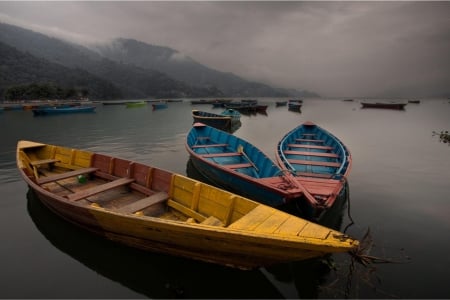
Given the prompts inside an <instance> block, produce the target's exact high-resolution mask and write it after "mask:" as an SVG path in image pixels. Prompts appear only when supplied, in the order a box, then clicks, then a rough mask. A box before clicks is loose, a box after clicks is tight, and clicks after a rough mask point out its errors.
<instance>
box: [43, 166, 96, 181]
mask: <svg viewBox="0 0 450 300" xmlns="http://www.w3.org/2000/svg"><path fill="white" fill-rule="evenodd" d="M97 170H98V169H97V168H82V169H77V170H74V171H69V172H65V173H61V174H55V175H52V176H47V177H41V178H38V179H36V182H37V183H38V184H44V183H49V182H54V181H58V180H62V179H67V178H70V177H74V176H78V175H82V174H88V173H92V172H95V171H97Z"/></svg>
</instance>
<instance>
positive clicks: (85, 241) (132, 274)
mask: <svg viewBox="0 0 450 300" xmlns="http://www.w3.org/2000/svg"><path fill="white" fill-rule="evenodd" d="M27 200H28V201H27V209H28V213H29V215H30V217H31V219H32V220H33V222H34V224H35V225H36V227H37V228H38V230H39V231H40V232H41V233H42V234H43V235H44V236H45V238H46V239H47V240H48V241H49V242H50V243H51V244H52V245H53V246H55V247H56V248H58V249H59V250H60V251H62V252H64V253H66V254H68V255H69V256H71V257H72V258H74V259H76V260H77V261H79V262H81V263H82V264H83V265H85V266H87V267H88V268H90V269H92V270H94V271H95V272H97V273H98V274H101V275H102V276H104V277H106V278H108V279H110V280H113V281H116V282H119V283H121V284H122V285H124V286H126V287H128V288H129V289H131V290H133V291H135V292H138V293H141V294H143V295H145V296H147V297H149V298H197V299H199V298H207V299H214V298H260V299H263V298H278V299H279V298H282V297H283V296H282V294H280V292H279V291H278V290H277V288H276V287H274V286H273V285H272V284H271V282H270V281H269V280H268V279H267V277H266V276H265V275H264V274H263V273H261V272H260V271H259V270H253V271H241V270H236V269H231V268H227V267H221V266H217V265H213V264H208V263H202V262H197V261H191V260H188V259H183V258H179V257H174V256H169V255H163V254H158V253H151V252H145V251H140V250H137V249H134V248H130V247H126V246H123V245H120V244H117V243H114V242H112V241H108V240H104V239H102V238H100V237H98V236H95V235H93V234H91V233H88V232H86V231H84V230H82V229H80V228H78V227H76V226H74V225H72V224H70V223H68V222H66V221H64V220H63V219H61V218H59V217H58V216H56V215H55V214H53V213H52V212H51V211H50V210H49V209H48V208H47V207H45V206H44V205H43V204H42V203H41V202H40V201H39V199H38V198H37V197H36V196H35V194H34V193H33V191H32V190H28V192H27ZM68 237H70V238H68ZM87 249H88V251H87Z"/></svg>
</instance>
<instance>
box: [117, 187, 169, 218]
mask: <svg viewBox="0 0 450 300" xmlns="http://www.w3.org/2000/svg"><path fill="white" fill-rule="evenodd" d="M167 199H169V195H168V194H167V193H166V192H157V193H155V194H153V195H151V196H149V197H146V198H143V199H139V200H137V201H136V202H132V203H130V204H127V205H124V206H122V207H119V208H118V209H115V211H117V212H120V213H124V214H132V213H135V212H137V211H140V210H143V209H144V208H147V207H149V206H151V205H155V204H158V203H162V202H164V201H166V200H167Z"/></svg>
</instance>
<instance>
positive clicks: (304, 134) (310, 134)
mask: <svg viewBox="0 0 450 300" xmlns="http://www.w3.org/2000/svg"><path fill="white" fill-rule="evenodd" d="M315 135H316V134H315V133H302V136H315Z"/></svg>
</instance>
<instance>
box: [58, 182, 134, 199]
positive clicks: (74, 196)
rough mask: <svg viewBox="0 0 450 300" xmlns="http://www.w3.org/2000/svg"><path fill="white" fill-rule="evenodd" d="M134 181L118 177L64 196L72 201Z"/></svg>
mask: <svg viewBox="0 0 450 300" xmlns="http://www.w3.org/2000/svg"><path fill="white" fill-rule="evenodd" d="M133 181H134V179H133V178H120V179H117V180H114V181H110V182H108V183H105V184H102V185H98V186H96V187H93V188H90V189H85V190H82V191H78V192H76V193H73V194H69V195H67V196H66V197H67V198H68V199H69V200H72V201H78V200H81V199H84V198H87V197H90V196H93V195H96V194H99V193H101V192H104V191H107V190H110V189H113V188H116V187H119V186H123V185H127V184H129V183H132V182H133Z"/></svg>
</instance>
